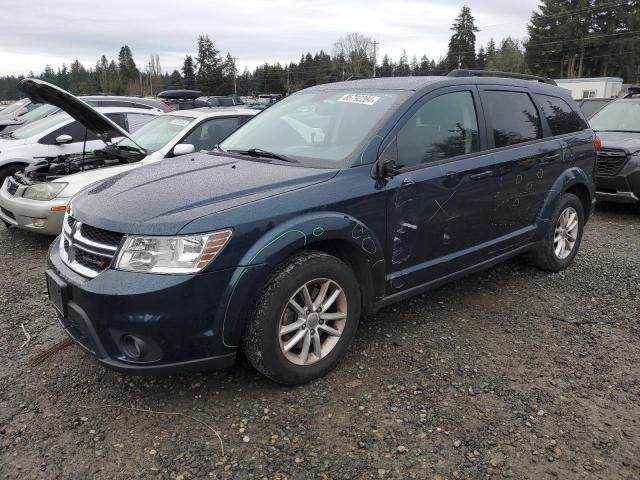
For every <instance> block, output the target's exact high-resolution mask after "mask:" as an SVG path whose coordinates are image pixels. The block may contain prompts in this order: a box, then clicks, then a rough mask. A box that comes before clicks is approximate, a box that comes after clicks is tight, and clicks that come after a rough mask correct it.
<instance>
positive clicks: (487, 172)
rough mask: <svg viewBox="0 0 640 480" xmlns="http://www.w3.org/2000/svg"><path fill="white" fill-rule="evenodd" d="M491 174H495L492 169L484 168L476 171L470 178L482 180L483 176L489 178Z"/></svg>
mask: <svg viewBox="0 0 640 480" xmlns="http://www.w3.org/2000/svg"><path fill="white" fill-rule="evenodd" d="M491 175H493V171H492V170H484V171H482V172H478V173H474V174H473V175H470V176H469V178H470V179H471V180H482V179H483V178H488V177H490V176H491Z"/></svg>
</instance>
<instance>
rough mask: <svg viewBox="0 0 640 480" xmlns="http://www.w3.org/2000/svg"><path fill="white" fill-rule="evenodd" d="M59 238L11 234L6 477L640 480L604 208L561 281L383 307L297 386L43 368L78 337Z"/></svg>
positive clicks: (629, 234) (638, 362)
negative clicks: (63, 325)
mask: <svg viewBox="0 0 640 480" xmlns="http://www.w3.org/2000/svg"><path fill="white" fill-rule="evenodd" d="M49 242H50V239H49V238H43V237H37V236H34V235H29V234H27V233H24V232H21V231H17V230H6V229H4V228H2V227H0V306H1V310H0V338H1V340H0V478H11V479H13V478H29V479H39V478H47V479H48V478H62V479H67V478H69V479H71V478H74V479H77V478H99V479H120V478H122V479H128V478H145V479H146V478H158V479H165V478H166V479H191V478H221V479H222V478H234V479H235V478H239V479H244V478H257V479H262V478H266V479H275V478H277V479H284V478H287V479H332V478H336V479H347V478H350V479H360V478H363V479H368V478H419V479H434V480H435V479H438V480H443V479H452V478H460V479H461V478H470V479H479V478H503V477H505V478H516V479H520V478H527V479H543V478H558V479H585V478H588V479H590V478H602V479H614V478H616V479H617V478H624V479H638V478H640V321H639V313H640V210H639V209H631V208H628V207H613V206H610V207H606V208H599V209H598V211H597V213H596V216H595V217H594V218H593V219H592V221H591V222H590V223H589V225H588V226H587V229H586V233H585V237H584V240H583V245H582V250H581V252H580V254H579V256H578V257H577V258H576V261H575V263H574V265H573V266H572V267H571V268H570V269H569V270H567V271H566V272H564V273H561V274H553V275H550V274H546V273H543V272H540V271H538V270H536V269H534V268H531V267H529V266H528V265H527V264H526V263H524V262H522V261H519V260H515V261H512V262H509V263H506V264H504V265H501V266H498V267H496V268H493V269H491V270H488V271H486V272H483V273H481V274H478V275H474V276H471V277H468V278H466V279H464V280H462V281H458V282H456V283H453V284H451V285H448V286H446V287H443V288H439V289H437V290H435V291H432V292H430V293H428V294H425V295H422V296H419V297H416V298H414V299H412V300H409V301H405V302H403V303H399V304H397V305H395V306H393V307H389V308H386V309H384V310H383V311H381V312H379V313H378V314H377V315H375V316H374V317H371V318H368V319H366V320H365V321H363V322H362V323H361V328H360V330H359V333H358V336H357V339H356V341H355V343H354V345H353V346H352V348H351V350H350V353H349V354H348V356H347V357H346V358H345V359H344V360H343V362H342V363H341V364H340V365H339V366H338V368H337V369H336V370H334V371H333V372H332V373H331V374H330V375H328V376H327V377H326V378H324V379H321V380H318V381H315V382H313V383H311V384H309V385H306V386H303V387H298V388H285V387H282V386H279V385H276V384H274V383H271V382H270V381H268V380H266V379H264V378H262V377H260V376H259V375H258V374H256V373H254V371H252V370H251V369H250V367H249V366H248V365H247V363H246V362H244V361H242V362H241V363H240V364H239V365H237V366H236V367H234V368H232V369H229V370H224V371H208V372H201V373H193V374H188V375H181V376H173V377H128V376H124V375H121V374H119V373H114V372H112V371H108V370H105V369H104V368H102V367H99V366H98V365H97V364H96V363H95V362H94V361H93V360H92V359H90V358H89V357H87V356H86V355H85V354H84V353H83V352H82V351H81V350H80V349H79V348H78V347H76V346H75V345H73V346H69V347H68V348H65V349H63V350H61V351H59V352H57V353H56V354H54V355H53V356H51V357H50V358H49V359H48V360H46V361H45V362H44V363H43V364H41V365H40V366H38V367H34V368H30V367H29V360H30V359H32V358H33V357H34V356H35V355H36V354H38V353H39V352H42V351H44V350H46V349H47V348H49V347H51V346H52V345H54V344H55V343H57V342H59V341H61V340H63V339H64V338H65V335H64V333H63V332H62V330H61V329H60V327H59V326H58V324H57V321H56V320H55V317H54V313H53V309H52V308H51V307H50V306H49V304H48V302H47V299H46V291H45V288H46V287H45V284H44V276H43V272H44V270H45V265H46V261H45V259H46V253H47V246H48V244H49ZM21 324H23V325H24V328H25V330H26V332H28V333H29V334H30V335H31V341H30V343H29V344H28V346H27V345H25V346H22V345H23V343H24V342H25V334H24V333H23V331H22V328H21ZM118 405H120V406H122V408H119V407H118ZM124 407H127V408H126V409H125V408H124ZM131 408H136V409H147V410H153V411H154V412H169V413H174V414H175V413H180V414H181V415H169V414H167V413H150V412H144V411H139V410H132V409H131ZM217 434H219V435H220V438H218V437H217ZM222 447H224V454H222V451H221V450H222Z"/></svg>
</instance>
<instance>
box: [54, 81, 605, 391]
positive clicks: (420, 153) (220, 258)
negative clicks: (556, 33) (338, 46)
mask: <svg viewBox="0 0 640 480" xmlns="http://www.w3.org/2000/svg"><path fill="white" fill-rule="evenodd" d="M479 75H480V74H478V75H476V74H475V73H474V72H461V71H456V72H453V73H452V74H450V75H449V76H446V77H409V78H387V79H366V80H357V81H351V82H343V83H334V84H328V85H322V86H318V87H313V88H310V89H307V90H303V91H301V92H298V93H296V94H294V95H291V96H290V97H288V98H287V99H285V100H283V101H282V102H279V103H277V104H275V105H274V106H273V107H271V108H269V109H268V110H266V111H265V112H264V113H262V114H260V115H259V116H257V117H256V118H254V119H253V120H251V121H250V122H248V123H247V124H246V125H245V126H244V127H242V128H240V129H239V130H238V131H236V132H235V133H234V134H232V135H231V136H230V137H229V138H227V139H226V140H225V141H223V142H222V143H221V144H220V145H219V146H218V148H217V149H216V150H214V151H211V152H206V153H198V154H192V155H189V157H187V158H185V157H177V158H172V159H167V160H163V161H162V162H159V163H157V164H154V165H149V166H147V167H143V168H140V169H136V170H134V171H131V172H129V173H127V174H122V175H119V176H116V177H113V178H110V179H108V180H106V181H104V182H102V183H99V184H97V185H94V186H93V187H90V188H88V189H86V190H85V191H83V192H82V193H81V194H79V195H78V196H77V197H75V198H74V199H73V201H72V202H71V204H70V207H69V211H68V213H67V217H66V219H65V226H64V231H63V233H62V235H61V236H60V237H59V238H58V239H57V240H55V241H54V243H53V245H52V246H51V250H50V268H49V270H48V271H47V283H48V288H49V296H50V298H51V301H52V303H53V304H54V306H55V308H56V310H57V311H58V314H59V317H60V320H61V323H62V325H63V327H64V328H65V330H66V331H67V332H68V334H69V335H71V337H73V338H74V339H75V340H76V341H77V343H79V344H80V345H81V346H82V347H83V348H84V349H85V350H86V351H88V352H89V353H90V354H92V355H93V356H95V357H96V358H97V359H98V361H99V362H101V363H103V364H105V365H108V366H110V367H114V368H116V369H119V370H121V371H128V372H135V373H140V372H160V371H173V370H180V369H185V368H187V367H195V368H204V367H223V366H229V365H231V364H233V362H234V360H235V358H236V355H237V353H238V351H240V350H242V351H243V352H244V354H245V355H246V356H247V358H248V359H249V361H250V362H251V364H252V365H253V366H254V367H255V368H256V369H258V370H259V371H260V372H262V373H263V374H265V375H266V376H267V377H269V378H271V379H273V380H275V381H278V382H282V383H287V384H298V383H303V382H307V381H309V380H311V379H313V378H315V377H318V376H320V375H323V374H324V373H326V372H327V371H329V370H330V369H331V368H332V367H334V366H335V365H336V364H337V363H338V361H339V360H340V358H341V357H342V356H343V355H344V354H345V352H346V350H347V348H348V346H349V343H350V342H351V341H352V339H353V338H354V335H355V333H356V328H357V325H358V322H359V320H360V318H361V317H362V316H366V315H368V314H371V313H373V312H375V311H376V310H378V309H379V308H381V307H384V306H386V305H389V304H391V303H393V302H396V301H399V300H402V299H404V298H407V297H409V296H411V295H415V294H416V293H419V292H423V291H425V290H427V289H430V288H434V287H436V286H438V285H441V284H443V283H445V282H449V281H452V280H455V279H457V278H459V277H461V276H464V275H468V274H470V273H472V272H475V271H478V270H480V269H483V268H486V267H488V266H491V265H494V264H496V263H498V262H501V261H503V260H506V259H508V258H510V257H514V256H516V255H520V254H527V255H528V256H529V257H530V258H531V260H532V261H533V262H534V263H535V264H536V265H538V266H540V267H542V268H544V269H546V270H550V271H560V270H563V269H564V268H566V267H567V266H568V265H569V264H570V263H571V261H572V260H573V258H574V256H575V255H576V253H577V251H578V248H579V246H580V240H581V237H582V232H583V226H584V224H585V222H586V221H587V219H588V218H589V215H590V213H591V211H592V206H593V198H594V186H593V168H594V162H595V150H596V142H597V137H595V135H594V133H593V131H592V130H591V129H590V128H589V126H588V125H587V122H586V121H585V119H584V117H583V115H582V114H581V113H580V112H579V110H578V108H577V107H576V105H575V104H574V103H573V101H572V100H571V98H570V96H569V93H568V92H567V91H565V90H563V89H561V88H558V87H557V86H554V85H553V84H552V83H553V82H552V81H548V80H545V79H538V78H529V77H527V78H526V79H524V80H523V79H514V78H506V77H500V76H493V77H484V76H479ZM495 75H499V74H495Z"/></svg>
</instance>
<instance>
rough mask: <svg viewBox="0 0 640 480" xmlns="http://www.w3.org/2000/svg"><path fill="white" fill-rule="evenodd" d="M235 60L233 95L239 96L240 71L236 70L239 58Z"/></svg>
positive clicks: (234, 58)
mask: <svg viewBox="0 0 640 480" xmlns="http://www.w3.org/2000/svg"><path fill="white" fill-rule="evenodd" d="M232 58H233V95H234V96H236V97H237V96H238V70H237V69H236V61H237V60H238V57H232Z"/></svg>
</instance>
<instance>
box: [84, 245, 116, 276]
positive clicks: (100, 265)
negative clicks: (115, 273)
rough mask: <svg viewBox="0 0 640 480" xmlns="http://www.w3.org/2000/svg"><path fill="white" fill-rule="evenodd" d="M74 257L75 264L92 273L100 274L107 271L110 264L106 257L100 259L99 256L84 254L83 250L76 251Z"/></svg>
mask: <svg viewBox="0 0 640 480" xmlns="http://www.w3.org/2000/svg"><path fill="white" fill-rule="evenodd" d="M75 255H76V262H78V263H79V264H80V265H82V266H83V267H85V268H88V269H90V270H93V271H94V272H101V271H103V270H105V269H107V267H109V264H110V263H111V259H110V258H108V257H101V256H100V255H95V254H93V253H89V252H85V251H84V250H79V249H77V250H76V252H75Z"/></svg>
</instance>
